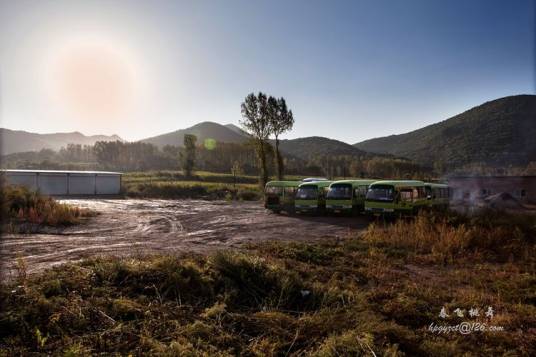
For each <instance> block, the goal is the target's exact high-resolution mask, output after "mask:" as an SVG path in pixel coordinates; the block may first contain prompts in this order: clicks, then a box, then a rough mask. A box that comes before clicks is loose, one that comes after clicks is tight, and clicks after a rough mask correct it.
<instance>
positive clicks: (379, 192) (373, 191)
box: [367, 185, 394, 201]
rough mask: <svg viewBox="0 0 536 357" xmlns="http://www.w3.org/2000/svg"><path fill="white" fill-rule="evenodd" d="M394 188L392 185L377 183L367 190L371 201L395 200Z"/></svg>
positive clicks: (368, 198)
mask: <svg viewBox="0 0 536 357" xmlns="http://www.w3.org/2000/svg"><path fill="white" fill-rule="evenodd" d="M393 199H394V189H393V186H390V185H375V186H372V187H371V188H370V190H368V191H367V200H369V201H393Z"/></svg>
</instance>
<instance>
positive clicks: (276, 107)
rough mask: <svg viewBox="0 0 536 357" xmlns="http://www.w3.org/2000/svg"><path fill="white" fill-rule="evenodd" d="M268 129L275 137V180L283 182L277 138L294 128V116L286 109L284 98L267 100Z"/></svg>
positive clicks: (281, 160)
mask: <svg viewBox="0 0 536 357" xmlns="http://www.w3.org/2000/svg"><path fill="white" fill-rule="evenodd" d="M268 104H269V114H270V127H271V130H272V134H273V135H274V137H275V166H276V168H277V179H278V180H283V171H284V164H283V158H282V156H281V152H280V151H279V136H280V135H281V134H283V133H285V132H287V131H289V130H291V129H292V127H293V126H294V116H293V114H292V110H289V109H288V107H287V102H286V101H285V98H283V97H281V98H279V99H275V98H274V97H270V98H268Z"/></svg>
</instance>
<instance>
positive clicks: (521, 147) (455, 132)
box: [0, 95, 536, 168]
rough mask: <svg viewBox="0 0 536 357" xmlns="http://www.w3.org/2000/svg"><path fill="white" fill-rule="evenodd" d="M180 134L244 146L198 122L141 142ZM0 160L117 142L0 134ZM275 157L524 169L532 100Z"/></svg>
mask: <svg viewBox="0 0 536 357" xmlns="http://www.w3.org/2000/svg"><path fill="white" fill-rule="evenodd" d="M185 134H193V135H196V136H197V139H198V143H202V142H204V141H205V140H206V139H214V140H216V141H217V142H227V143H244V142H246V141H248V140H249V139H250V137H249V135H248V134H247V133H245V132H244V131H243V130H242V129H241V128H239V127H237V126H236V125H234V124H227V125H221V124H218V123H214V122H201V123H198V124H196V125H194V126H192V127H190V128H187V129H181V130H177V131H173V132H169V133H165V134H162V135H158V136H154V137H150V138H146V139H142V140H141V141H142V142H146V143H151V144H154V145H156V146H158V147H164V146H165V145H172V146H182V142H183V139H184V135H185ZM0 138H1V139H2V140H1V141H2V143H1V150H2V154H3V155H6V154H10V153H14V152H21V151H37V150H40V149H43V148H47V149H54V150H58V149H59V148H61V147H62V146H66V145H67V144H68V143H75V144H88V145H91V144H93V143H94V142H95V141H98V140H101V141H115V140H122V139H121V138H120V137H119V136H117V135H112V136H103V135H94V136H85V135H83V134H81V133H78V132H74V133H56V134H35V133H29V132H25V131H14V130H9V129H0ZM280 148H281V151H282V152H284V153H286V154H288V155H291V156H294V157H297V158H301V159H304V160H307V159H309V158H311V157H314V156H318V155H322V154H323V155H353V156H359V157H364V156H365V157H371V156H376V155H380V156H384V155H389V156H397V157H405V158H408V159H411V160H413V161H416V162H417V163H420V164H422V165H425V166H435V165H440V166H442V167H443V168H444V167H449V168H450V167H459V166H462V165H466V164H471V163H485V164H489V165H501V166H509V165H526V164H528V163H529V162H531V161H536V95H517V96H510V97H504V98H500V99H496V100H493V101H490V102H486V103H484V104H481V105H479V106H477V107H474V108H472V109H469V110H467V111H465V112H463V113H461V114H458V115H456V116H454V117H452V118H449V119H446V120H444V121H441V122H438V123H436V124H432V125H429V126H426V127H423V128H421V129H418V130H415V131H411V132H409V133H405V134H400V135H391V136H386V137H381V138H374V139H370V140H366V141H363V142H359V143H356V144H354V145H350V144H347V143H344V142H342V141H338V140H334V139H328V138H325V137H319V136H313V137H306V138H298V139H291V140H281V142H280Z"/></svg>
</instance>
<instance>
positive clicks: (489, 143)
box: [354, 95, 536, 168]
mask: <svg viewBox="0 0 536 357" xmlns="http://www.w3.org/2000/svg"><path fill="white" fill-rule="evenodd" d="M354 146H355V147H356V148H359V149H361V150H365V151H369V152H375V153H388V154H393V155H399V156H404V157H407V158H410V159H413V160H415V161H417V162H421V163H424V164H427V165H434V164H436V165H437V164H440V165H444V167H446V168H456V167H459V166H461V165H465V164H470V163H485V164H488V165H493V166H509V165H514V166H515V165H526V164H528V163H529V162H530V161H536V95H517V96H511V97H505V98H500V99H496V100H493V101H490V102H486V103H484V104H482V105H479V106H477V107H474V108H472V109H470V110H468V111H466V112H464V113H461V114H459V115H456V116H454V117H452V118H450V119H447V120H445V121H442V122H440V123H437V124H433V125H429V126H426V127H424V128H421V129H418V130H415V131H412V132H409V133H406V134H401V135H391V136H386V137H382V138H376V139H370V140H366V141H363V142H360V143H357V144H355V145H354Z"/></svg>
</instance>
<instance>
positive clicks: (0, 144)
mask: <svg viewBox="0 0 536 357" xmlns="http://www.w3.org/2000/svg"><path fill="white" fill-rule="evenodd" d="M116 140H120V141H122V140H123V139H121V138H120V137H119V136H117V135H111V136H107V135H91V136H86V135H84V134H82V133H79V132H77V131H75V132H72V133H53V134H37V133H30V132H27V131H22V130H10V129H4V128H0V151H1V152H2V155H9V154H12V153H16V152H25V151H39V150H42V149H52V150H59V149H61V147H62V146H67V144H81V145H93V144H95V142H97V141H116Z"/></svg>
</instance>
